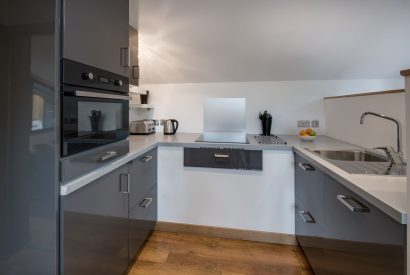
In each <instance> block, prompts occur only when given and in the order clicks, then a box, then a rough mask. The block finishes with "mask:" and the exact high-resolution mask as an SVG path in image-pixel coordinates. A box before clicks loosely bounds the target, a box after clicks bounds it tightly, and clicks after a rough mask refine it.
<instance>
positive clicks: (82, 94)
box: [74, 91, 131, 100]
mask: <svg viewBox="0 0 410 275" xmlns="http://www.w3.org/2000/svg"><path fill="white" fill-rule="evenodd" d="M74 94H75V95H76V96H79V97H94V98H109V99H122V100H130V99H131V97H130V96H126V95H112V94H104V93H95V92H85V91H75V93H74Z"/></svg>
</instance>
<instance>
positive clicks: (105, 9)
mask: <svg viewBox="0 0 410 275" xmlns="http://www.w3.org/2000/svg"><path fill="white" fill-rule="evenodd" d="M128 9H129V7H128V0H64V5H63V51H62V52H63V57H64V58H68V59H71V60H74V61H77V62H80V63H84V64H87V65H90V66H94V67H97V68H99V69H103V70H106V71H109V72H113V73H117V74H121V75H124V76H128V75H127V74H128V66H129V65H130V64H129V58H130V56H129V39H128V25H129V23H128V21H129V11H128Z"/></svg>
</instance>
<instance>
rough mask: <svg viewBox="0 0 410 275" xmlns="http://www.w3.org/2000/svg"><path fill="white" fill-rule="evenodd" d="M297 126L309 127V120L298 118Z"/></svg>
mask: <svg viewBox="0 0 410 275" xmlns="http://www.w3.org/2000/svg"><path fill="white" fill-rule="evenodd" d="M298 127H299V128H302V127H310V121H309V120H298Z"/></svg>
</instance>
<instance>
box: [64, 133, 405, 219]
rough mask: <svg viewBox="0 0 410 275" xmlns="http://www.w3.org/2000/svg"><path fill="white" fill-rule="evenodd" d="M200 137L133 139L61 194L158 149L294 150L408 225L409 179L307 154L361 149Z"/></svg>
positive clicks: (332, 142) (331, 142)
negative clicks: (359, 171) (358, 170)
mask: <svg viewBox="0 0 410 275" xmlns="http://www.w3.org/2000/svg"><path fill="white" fill-rule="evenodd" d="M199 135H200V134H192V133H178V134H176V135H173V136H166V135H163V134H159V133H157V134H154V135H149V136H130V137H129V141H130V152H129V153H128V154H127V155H125V156H123V157H121V158H119V159H117V160H115V161H113V162H111V163H109V164H107V165H106V166H104V167H102V168H100V169H97V170H95V171H93V172H90V173H88V174H86V175H84V176H81V177H79V178H76V179H74V180H72V181H70V182H67V183H65V184H63V185H62V186H61V190H60V194H61V195H62V196H66V195H68V194H70V193H71V192H74V191H75V190H77V189H79V188H81V187H83V186H85V185H87V184H88V183H90V182H92V181H94V180H96V179H98V178H99V177H101V176H103V175H105V174H107V173H109V172H111V171H113V170H115V169H116V168H118V167H120V166H122V165H124V164H126V163H128V162H129V161H131V160H133V159H135V158H136V157H138V156H140V155H142V154H144V153H146V152H148V151H149V150H151V149H153V148H155V147H157V146H179V147H219V148H224V147H229V148H246V149H258V150H292V149H293V150H294V151H296V152H298V153H300V154H302V155H303V156H304V157H306V158H308V159H309V160H310V161H312V162H313V163H314V164H315V165H317V166H318V167H319V168H321V169H322V170H324V171H325V172H327V173H329V174H330V175H331V176H332V177H334V178H335V179H337V180H338V181H340V182H341V183H342V184H343V185H345V186H346V187H347V188H349V189H351V190H352V191H354V192H356V193H357V194H358V195H360V196H362V197H363V198H365V199H366V200H368V201H369V202H370V203H372V204H373V205H375V206H376V207H378V208H379V209H380V210H382V211H383V212H385V213H386V214H388V215H389V216H391V217H392V218H394V219H395V220H397V221H398V222H400V223H403V224H406V223H407V214H406V213H407V211H406V191H407V188H406V177H399V176H378V175H375V176H373V175H352V174H349V173H347V172H345V171H344V170H342V169H340V168H338V167H336V166H335V165H333V164H331V163H329V162H327V161H326V160H324V159H322V158H321V157H319V156H317V155H316V154H314V153H312V152H310V151H309V150H307V149H310V150H317V149H331V150H342V149H355V148H358V146H355V145H353V144H349V143H345V142H343V141H340V140H336V139H333V138H329V137H326V136H319V137H317V139H316V140H314V141H313V142H306V141H301V140H300V138H299V137H298V136H281V137H282V138H283V139H284V140H285V141H287V142H288V145H261V144H258V143H257V142H256V141H255V139H254V138H253V135H248V139H249V144H223V143H202V142H201V143H198V142H195V140H196V139H197V138H198V137H199Z"/></svg>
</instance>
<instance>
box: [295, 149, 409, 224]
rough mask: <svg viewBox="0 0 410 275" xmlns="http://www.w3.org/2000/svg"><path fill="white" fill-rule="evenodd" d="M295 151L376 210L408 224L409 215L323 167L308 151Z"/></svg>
mask: <svg viewBox="0 0 410 275" xmlns="http://www.w3.org/2000/svg"><path fill="white" fill-rule="evenodd" d="M294 151H295V152H297V153H299V154H301V155H302V156H303V157H305V158H307V159H309V161H311V162H312V163H313V164H314V165H316V166H318V167H319V168H320V169H321V170H323V171H324V172H325V173H326V174H328V175H329V176H331V177H332V178H334V179H335V180H337V181H338V182H340V183H341V184H343V186H345V187H346V188H348V189H350V190H352V191H353V192H355V193H357V194H358V195H359V196H361V197H363V198H364V199H366V200H367V201H369V202H370V203H371V204H373V205H374V206H375V207H376V208H378V209H379V210H381V211H382V212H384V213H385V214H387V215H388V216H390V217H391V218H393V219H394V220H396V221H397V222H399V223H401V224H407V213H402V212H400V211H398V210H396V209H394V208H393V207H391V206H390V205H388V204H386V203H385V202H383V201H381V200H380V199H378V198H376V197H374V196H373V195H371V194H370V193H368V192H366V191H365V190H363V189H362V188H360V187H358V186H357V185H356V184H354V183H352V182H350V181H349V180H347V179H346V178H344V177H343V176H341V175H339V174H338V173H336V172H334V171H333V170H332V169H330V168H328V167H325V166H323V165H322V164H321V163H319V162H317V161H316V160H315V159H313V158H311V157H310V155H309V153H308V152H307V150H306V149H300V148H296V147H294Z"/></svg>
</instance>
